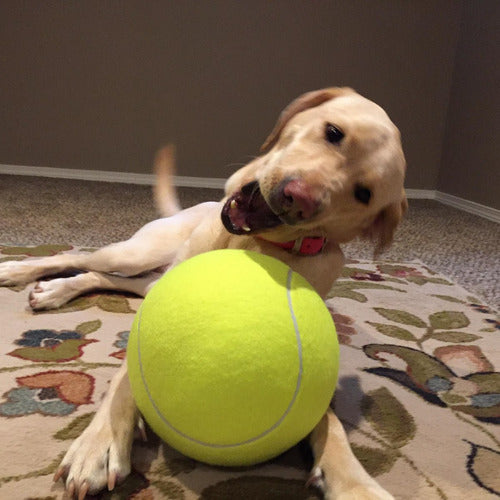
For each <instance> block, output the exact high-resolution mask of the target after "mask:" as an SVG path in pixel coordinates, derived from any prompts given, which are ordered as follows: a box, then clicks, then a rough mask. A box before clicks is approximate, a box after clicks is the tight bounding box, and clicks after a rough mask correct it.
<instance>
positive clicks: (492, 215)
mask: <svg viewBox="0 0 500 500" xmlns="http://www.w3.org/2000/svg"><path fill="white" fill-rule="evenodd" d="M0 174H8V175H27V176H34V177H52V178H61V179H76V180H81V181H99V182H116V183H124V184H144V185H153V183H154V181H155V176H154V175H153V174H136V173H130V172H111V171H103V170H76V169H71V168H51V167H28V166H23V165H5V164H0ZM225 181H226V180H225V179H221V178H212V177H183V176H175V177H174V184H175V185H176V186H179V187H193V188H210V189H224V183H225ZM406 195H407V196H408V198H410V199H425V200H436V201H439V202H440V203H444V204H445V205H449V206H451V207H454V208H457V209H459V210H463V211H464V212H469V213H471V214H474V215H478V216H480V217H484V218H485V219H488V220H491V221H493V222H500V210H497V209H496V208H491V207H487V206H485V205H481V204H480V203H475V202H474V201H469V200H465V199H463V198H459V197H458V196H453V195H451V194H446V193H442V192H440V191H436V190H431V189H407V190H406Z"/></svg>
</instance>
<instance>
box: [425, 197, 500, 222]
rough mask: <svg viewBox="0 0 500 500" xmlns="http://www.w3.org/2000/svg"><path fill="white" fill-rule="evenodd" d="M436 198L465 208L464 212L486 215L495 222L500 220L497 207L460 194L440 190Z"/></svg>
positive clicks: (453, 205) (452, 205)
mask: <svg viewBox="0 0 500 500" xmlns="http://www.w3.org/2000/svg"><path fill="white" fill-rule="evenodd" d="M435 200H437V201H439V202H441V203H444V204H445V205H449V206H450V207H454V208H458V209H459V210H463V211H464V212H468V213H470V214H474V215H479V217H484V218H485V219H488V220H491V221H493V222H497V223H499V222H500V210H497V209H496V208H492V207H487V206H486V205H481V204H480V203H476V202H475V201H469V200H465V199H464V198H459V197H458V196H453V195H451V194H447V193H442V192H440V191H437V192H436V197H435Z"/></svg>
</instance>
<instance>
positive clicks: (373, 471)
mask: <svg viewBox="0 0 500 500" xmlns="http://www.w3.org/2000/svg"><path fill="white" fill-rule="evenodd" d="M351 448H352V451H353V453H354V455H356V458H357V459H358V460H359V461H360V462H361V465H362V466H363V467H364V468H365V469H366V472H368V474H370V476H373V477H377V476H380V475H381V474H385V473H386V472H389V471H390V470H391V469H392V467H393V465H394V464H395V463H396V460H397V459H398V458H399V456H398V453H397V451H396V450H394V449H392V448H389V447H387V448H384V449H382V448H370V447H369V446H362V445H358V444H355V443H351Z"/></svg>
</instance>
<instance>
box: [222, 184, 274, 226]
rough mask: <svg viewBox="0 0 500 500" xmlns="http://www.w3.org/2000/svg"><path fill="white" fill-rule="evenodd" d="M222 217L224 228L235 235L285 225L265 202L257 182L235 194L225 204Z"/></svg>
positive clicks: (246, 185) (245, 186)
mask: <svg viewBox="0 0 500 500" xmlns="http://www.w3.org/2000/svg"><path fill="white" fill-rule="evenodd" d="M221 217H222V223H223V224H224V227H225V228H226V229H227V230H228V231H229V232H230V233H233V234H250V233H252V232H254V231H260V230H263V229H269V228H271V227H276V226H279V225H280V224H283V221H282V220H281V219H280V218H279V217H278V216H277V215H276V214H275V213H274V212H273V211H272V210H271V208H270V207H269V205H268V204H267V203H266V200H264V197H263V196H262V193H261V192H260V187H259V183H258V182H257V181H253V182H249V183H248V184H245V185H244V186H243V187H242V188H241V191H238V192H237V193H235V194H233V195H232V196H231V197H230V198H229V199H228V200H227V201H226V203H225V204H224V207H223V208H222V212H221Z"/></svg>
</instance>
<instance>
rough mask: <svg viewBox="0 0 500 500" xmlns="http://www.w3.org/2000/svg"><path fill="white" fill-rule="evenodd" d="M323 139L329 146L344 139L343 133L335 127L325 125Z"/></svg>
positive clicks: (328, 124) (329, 124)
mask: <svg viewBox="0 0 500 500" xmlns="http://www.w3.org/2000/svg"><path fill="white" fill-rule="evenodd" d="M325 138H326V140H327V141H328V142H330V143H331V144H338V143H339V142H340V141H341V140H342V139H343V138H344V132H342V130H340V129H339V128H338V127H336V126H335V125H332V124H331V123H327V124H326V126H325Z"/></svg>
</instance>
